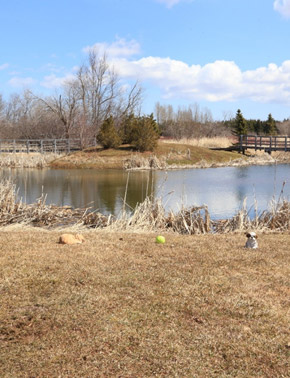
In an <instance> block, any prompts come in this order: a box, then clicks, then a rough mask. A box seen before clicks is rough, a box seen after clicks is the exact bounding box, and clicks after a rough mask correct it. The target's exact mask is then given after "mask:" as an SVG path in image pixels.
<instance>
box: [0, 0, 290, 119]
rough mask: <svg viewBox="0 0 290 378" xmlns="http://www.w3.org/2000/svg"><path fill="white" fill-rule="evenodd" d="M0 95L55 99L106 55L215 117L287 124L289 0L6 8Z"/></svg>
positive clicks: (62, 1)
mask: <svg viewBox="0 0 290 378" xmlns="http://www.w3.org/2000/svg"><path fill="white" fill-rule="evenodd" d="M0 36H1V37H0V38H1V50H0V94H2V95H3V97H4V98H6V99H7V98H9V95H10V94H12V93H15V92H16V93H21V92H22V91H23V90H25V89H31V90H32V91H34V92H36V93H37V94H45V95H49V94H54V93H55V91H56V90H58V89H59V88H60V86H61V84H62V83H63V82H64V81H65V80H67V79H69V78H71V77H72V76H73V75H74V74H75V72H76V70H77V67H78V66H79V65H80V64H81V63H82V62H83V61H84V60H85V58H86V54H87V51H88V50H89V49H90V48H96V49H97V50H99V51H100V52H102V51H104V50H105V51H106V52H107V56H108V60H109V61H110V62H111V63H112V64H113V65H114V68H115V70H116V71H117V72H118V74H119V76H120V79H121V80H122V81H123V82H126V81H129V82H132V80H139V81H140V82H141V83H142V85H143V87H144V90H145V91H144V101H143V108H142V110H143V112H144V113H151V112H152V111H153V110H154V105H155V103H156V102H157V101H159V103H160V104H164V105H167V104H171V105H173V106H174V107H175V109H177V107H178V106H182V107H183V106H188V105H190V104H196V103H197V104H199V105H200V107H201V108H205V107H206V108H208V109H210V110H211V112H212V114H213V117H214V118H215V119H223V118H224V117H225V116H226V115H229V114H232V115H235V113H236V110H237V109H238V108H240V109H241V110H242V112H243V114H244V116H245V117H246V118H260V119H266V118H267V116H268V114H269V113H272V115H273V116H274V118H276V119H279V120H282V119H284V118H288V117H290V50H289V37H290V0H26V1H23V0H9V1H4V0H2V1H1V12H0Z"/></svg>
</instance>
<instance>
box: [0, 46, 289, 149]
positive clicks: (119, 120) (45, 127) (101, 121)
mask: <svg viewBox="0 0 290 378" xmlns="http://www.w3.org/2000/svg"><path fill="white" fill-rule="evenodd" d="M142 92H143V91H142V87H141V85H140V84H139V83H138V82H135V83H133V84H132V85H131V86H129V87H127V86H126V87H125V86H124V85H123V83H122V82H121V80H120V79H119V77H118V76H117V74H116V73H115V71H114V69H113V68H112V67H110V65H109V64H108V62H107V60H106V55H103V56H99V55H98V54H97V53H96V52H91V53H90V54H89V56H88V59H87V61H85V62H84V63H83V64H82V65H81V66H80V68H79V69H78V71H77V73H76V74H75V76H74V77H73V78H72V79H70V80H68V81H66V82H65V83H64V84H63V86H62V88H61V89H60V90H59V92H58V93H57V94H54V95H51V96H46V97H45V96H41V95H36V94H34V93H33V92H31V91H29V90H26V91H24V92H23V93H21V94H17V93H16V94H14V95H12V96H10V98H9V99H8V100H4V98H3V96H2V95H1V94H0V139H54V138H65V139H67V138H77V139H80V140H81V143H82V145H83V146H86V145H87V144H88V143H89V141H92V140H98V141H99V142H100V143H103V144H105V145H110V143H109V142H108V139H107V135H106V136H104V130H109V131H105V134H110V135H111V136H112V137H113V138H114V139H115V140H114V143H113V144H115V145H117V144H118V143H119V142H120V141H121V143H122V142H123V141H125V140H129V139H130V138H131V140H132V141H133V142H132V143H135V145H136V146H137V144H138V143H137V142H136V140H137V138H139V139H140V140H142V139H143V140H144V139H145V134H146V133H147V134H148V133H149V136H148V138H147V139H148V140H150V139H152V140H153V142H154V143H153V144H155V139H156V135H157V136H159V135H163V136H165V137H171V138H176V139H180V138H201V137H208V138H210V137H217V136H228V137H229V136H231V135H233V134H235V135H239V134H241V133H255V134H266V135H269V134H283V135H290V120H289V119H287V120H284V121H283V122H280V121H276V120H274V119H273V117H272V116H271V114H269V117H268V119H267V120H262V121H261V120H252V119H250V120H246V119H244V117H243V115H242V113H241V111H240V110H238V111H237V114H236V116H235V117H234V116H229V115H225V117H224V119H223V120H221V121H216V120H214V119H213V117H212V113H211V111H210V110H209V109H208V108H204V109H201V108H200V107H199V105H198V104H193V105H190V106H188V107H186V108H181V107H179V108H178V110H177V111H176V110H174V109H173V106H172V105H161V104H160V103H157V104H156V105H155V109H154V116H153V115H142V114H141V108H142ZM153 117H154V119H153ZM114 130H115V131H116V133H115V131H114ZM129 130H130V131H129ZM132 130H133V131H132ZM100 133H101V134H103V135H100ZM147 134H146V135H147ZM136 148H140V149H143V148H144V146H141V147H139V146H138V147H136ZM151 148H152V147H151Z"/></svg>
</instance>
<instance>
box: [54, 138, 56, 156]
mask: <svg viewBox="0 0 290 378" xmlns="http://www.w3.org/2000/svg"><path fill="white" fill-rule="evenodd" d="M54 153H55V154H56V139H54Z"/></svg>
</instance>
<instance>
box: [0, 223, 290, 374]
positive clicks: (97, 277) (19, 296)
mask: <svg viewBox="0 0 290 378" xmlns="http://www.w3.org/2000/svg"><path fill="white" fill-rule="evenodd" d="M59 235H60V233H59V232H55V231H44V230H31V229H28V230H25V231H17V229H16V230H14V231H12V230H9V229H5V228H2V229H1V230H0V242H1V243H0V246H1V247H0V301H1V302H0V376H1V377H13V378H14V377H153V376H158V377H288V376H289V375H288V374H289V370H288V369H289V365H288V361H289V359H287V358H289V347H290V335H289V294H290V291H289V277H290V275H289V245H290V234H289V233H286V234H282V233H281V234H262V235H259V243H260V245H259V247H260V248H259V249H258V250H246V249H244V248H243V245H244V243H245V237H244V235H242V234H236V235H234V234H228V235H200V236H181V235H175V234H168V235H165V236H166V243H165V244H163V245H158V244H156V243H155V236H156V235H155V234H145V233H142V234H134V233H122V234H121V233H107V232H99V231H90V232H85V233H84V236H85V239H86V241H85V243H84V244H81V245H75V246H66V245H59V244H57V240H58V236H59Z"/></svg>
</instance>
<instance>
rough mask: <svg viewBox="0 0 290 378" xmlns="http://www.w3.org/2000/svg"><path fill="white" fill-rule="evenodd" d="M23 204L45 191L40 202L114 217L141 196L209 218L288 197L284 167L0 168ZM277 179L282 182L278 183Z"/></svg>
mask: <svg viewBox="0 0 290 378" xmlns="http://www.w3.org/2000/svg"><path fill="white" fill-rule="evenodd" d="M7 178H10V179H12V180H13V182H14V183H15V184H16V187H17V188H18V196H19V198H22V200H23V201H25V202H26V203H32V202H35V200H36V199H38V198H39V197H41V195H42V194H46V195H47V198H46V203H47V204H52V203H53V204H55V205H60V206H64V205H69V206H73V207H75V208H79V207H81V208H84V207H91V208H92V209H94V210H98V211H100V212H102V213H104V214H115V215H118V214H119V213H120V211H121V210H122V208H123V206H124V203H126V209H128V210H129V209H132V208H134V207H135V206H136V204H137V203H140V202H142V201H143V200H144V199H145V197H146V196H147V195H151V194H152V195H153V196H155V197H161V198H162V200H163V203H164V206H165V208H166V209H167V210H169V209H172V210H173V211H177V210H179V209H180V208H181V207H182V206H185V207H188V206H193V205H203V204H206V205H207V206H208V208H209V211H210V214H211V217H212V218H213V219H217V218H219V219H222V218H228V217H231V216H233V215H234V214H235V213H236V212H237V211H238V210H239V209H240V208H241V207H242V204H243V201H244V200H245V199H247V207H248V209H249V211H250V212H251V214H253V212H254V206H255V204H256V205H257V208H258V211H259V212H261V211H262V210H265V209H267V208H268V207H269V204H270V202H271V201H272V200H273V199H275V200H278V198H279V197H280V195H281V190H282V188H283V193H282V194H283V198H285V199H287V200H289V195H290V185H289V181H290V165H287V164H282V165H269V166H249V167H225V168H224V167H223V168H207V169H188V170H173V171H168V172H165V171H152V172H150V171H134V172H126V171H120V170H94V169H70V170H68V169H67V170H62V169H43V170H38V169H8V168H7V169H6V168H5V169H3V168H2V169H1V179H2V180H3V179H7ZM283 182H284V183H285V184H284V185H283Z"/></svg>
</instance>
